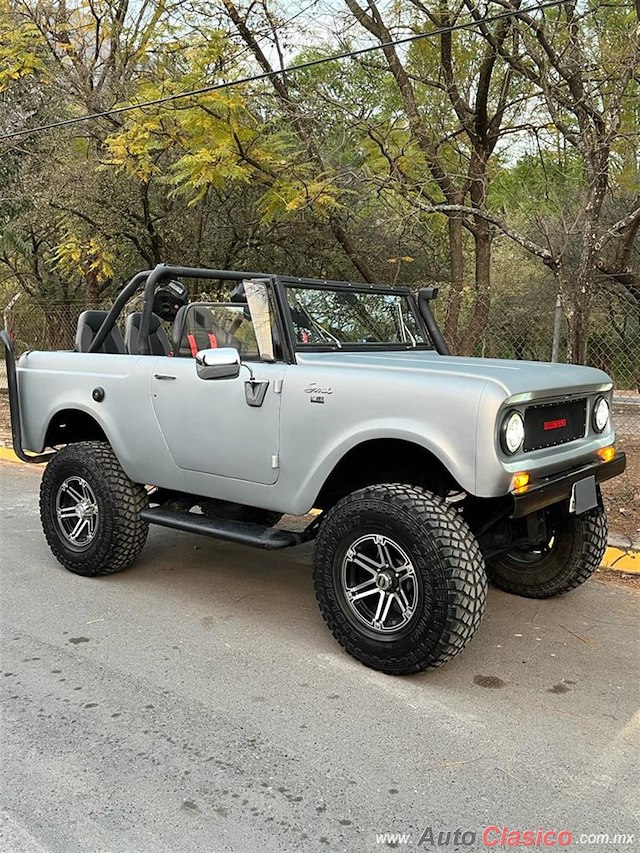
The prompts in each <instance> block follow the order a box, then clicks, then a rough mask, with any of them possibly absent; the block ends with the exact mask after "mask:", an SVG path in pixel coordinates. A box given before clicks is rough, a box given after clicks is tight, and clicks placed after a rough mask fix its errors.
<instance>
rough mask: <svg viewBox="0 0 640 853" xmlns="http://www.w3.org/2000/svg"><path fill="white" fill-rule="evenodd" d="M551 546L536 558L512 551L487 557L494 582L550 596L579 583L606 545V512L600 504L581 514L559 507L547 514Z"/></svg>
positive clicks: (597, 562) (508, 588)
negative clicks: (570, 512) (529, 560)
mask: <svg viewBox="0 0 640 853" xmlns="http://www.w3.org/2000/svg"><path fill="white" fill-rule="evenodd" d="M548 523H549V526H550V527H551V529H552V531H553V546H552V547H551V548H550V549H549V551H548V553H542V554H541V555H540V557H539V559H537V560H532V561H531V562H527V561H526V559H523V557H524V556H525V555H526V552H522V551H521V552H517V551H514V552H513V553H512V554H511V553H506V554H500V555H499V556H497V557H492V558H491V559H489V560H487V574H488V576H489V580H490V581H491V582H492V583H493V584H495V586H498V587H500V589H504V590H506V591H507V592H512V593H513V594H514V595H521V596H524V597H525V598H551V597H553V596H554V595H561V594H562V593H565V592H569V591H570V590H572V589H575V588H576V587H578V586H581V585H582V584H583V583H584V582H585V581H586V580H588V579H589V578H590V577H591V575H592V574H593V573H594V572H595V570H596V569H597V568H598V566H599V565H600V563H601V562H602V557H603V555H604V552H605V550H606V547H607V515H606V512H605V510H604V508H603V507H602V506H598V507H596V509H593V510H591V511H590V512H586V513H584V514H583V515H570V514H569V513H568V512H567V511H566V510H564V509H562V510H560V509H559V508H557V509H555V511H554V512H553V513H552V514H551V515H550V517H549V522H548Z"/></svg>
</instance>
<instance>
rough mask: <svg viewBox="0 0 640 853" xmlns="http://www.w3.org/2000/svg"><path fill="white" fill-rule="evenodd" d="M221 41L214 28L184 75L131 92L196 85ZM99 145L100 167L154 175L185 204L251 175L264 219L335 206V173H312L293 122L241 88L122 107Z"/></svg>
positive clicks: (145, 96) (151, 95)
mask: <svg viewBox="0 0 640 853" xmlns="http://www.w3.org/2000/svg"><path fill="white" fill-rule="evenodd" d="M224 49H225V44H224V43H223V40H222V35H220V36H219V39H218V40H217V41H216V43H215V44H209V45H205V47H204V48H200V49H199V50H196V49H194V50H193V51H190V54H191V55H190V56H189V62H190V68H189V72H188V73H187V74H186V75H184V76H183V77H182V78H181V79H180V80H173V81H167V80H165V81H164V82H163V83H162V85H146V86H143V87H140V88H139V90H138V91H137V92H136V95H135V99H136V100H139V101H141V102H142V101H152V100H157V99H159V98H163V97H166V96H168V95H172V94H177V93H179V92H182V91H186V90H189V89H193V88H197V87H198V86H201V85H202V82H203V79H202V76H201V75H202V71H203V70H204V69H207V68H210V63H212V62H213V63H214V64H215V63H216V62H217V61H218V60H219V59H220V58H221V57H222V56H223V54H224ZM209 73H210V72H209ZM210 79H211V78H210V77H209V80H210ZM105 150H106V153H105V156H104V158H103V163H102V166H103V168H108V167H115V168H116V169H118V170H120V171H123V172H126V173H127V174H128V175H130V176H132V177H134V178H136V179H137V180H139V181H141V182H147V183H148V182H149V181H151V180H156V181H157V180H159V181H161V182H163V183H165V184H167V185H169V186H170V187H171V191H172V194H174V195H181V196H185V197H187V199H188V204H189V205H195V204H198V203H199V202H201V201H202V200H203V199H204V198H205V196H206V193H207V191H208V190H209V189H210V188H213V189H216V190H223V189H224V188H225V187H227V186H232V185H234V184H236V185H237V184H250V183H254V184H256V185H258V186H260V187H264V188H265V192H264V194H263V196H262V198H261V200H260V210H261V213H262V216H263V217H264V219H265V220H267V221H271V220H274V219H276V218H286V217H287V216H294V215H297V214H299V213H300V212H302V211H307V210H313V211H314V212H315V213H316V214H318V215H320V216H321V217H326V216H327V215H328V213H329V212H330V211H331V210H333V209H335V208H337V207H339V206H340V195H341V191H340V190H339V188H338V187H337V185H336V183H335V179H334V177H333V176H332V175H328V174H318V171H319V170H318V169H317V167H316V166H312V165H311V164H310V163H308V162H306V158H305V157H304V156H303V155H302V154H301V150H300V140H299V138H298V137H297V135H296V134H295V133H293V132H292V131H291V128H289V127H285V128H283V126H282V124H278V125H277V126H276V125H275V122H272V121H269V120H265V119H264V118H263V117H262V116H261V115H260V113H259V112H258V111H256V110H255V109H254V103H253V102H252V101H251V100H248V95H247V90H244V89H240V88H234V89H229V90H222V91H211V92H207V93H203V94H201V95H197V96H193V97H192V98H189V99H182V98H181V99H178V100H175V101H170V102H167V103H164V104H159V105H156V106H150V107H146V108H144V109H141V110H139V111H138V110H136V111H134V112H131V113H128V114H127V115H126V118H125V124H124V126H123V127H122V128H121V129H120V130H118V131H117V132H115V133H113V134H111V135H110V136H109V137H108V138H107V139H106V142H105Z"/></svg>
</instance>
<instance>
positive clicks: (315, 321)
mask: <svg viewBox="0 0 640 853" xmlns="http://www.w3.org/2000/svg"><path fill="white" fill-rule="evenodd" d="M287 294H288V299H289V307H290V309H291V317H292V320H293V328H294V331H295V338H296V342H297V344H298V345H299V346H303V347H304V346H305V345H306V346H319V345H326V346H331V347H341V346H343V345H367V344H386V345H397V346H399V347H400V346H401V347H403V348H404V347H414V346H419V345H422V346H425V345H426V346H429V347H430V346H431V344H430V341H429V340H428V339H427V338H426V337H425V333H424V332H423V331H422V327H421V326H420V325H419V323H418V320H417V318H416V316H415V315H414V313H413V311H412V308H411V304H410V302H409V300H408V299H407V297H406V296H405V295H404V294H394V293H372V292H371V291H366V292H362V291H357V290H325V289H320V288H317V289H315V288H310V287H287Z"/></svg>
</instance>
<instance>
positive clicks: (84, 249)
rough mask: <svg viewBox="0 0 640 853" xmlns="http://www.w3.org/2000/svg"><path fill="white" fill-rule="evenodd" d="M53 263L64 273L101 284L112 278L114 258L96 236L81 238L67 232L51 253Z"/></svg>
mask: <svg viewBox="0 0 640 853" xmlns="http://www.w3.org/2000/svg"><path fill="white" fill-rule="evenodd" d="M53 258H54V263H55V265H56V266H57V267H58V268H59V269H60V270H61V271H62V272H64V273H66V274H67V275H71V276H77V277H79V278H84V279H86V280H92V281H94V282H97V283H98V284H101V283H102V282H105V281H108V280H109V279H111V278H113V275H114V270H113V268H114V264H115V262H116V258H115V255H114V253H113V252H112V251H111V250H110V249H109V248H108V247H107V246H106V245H105V244H104V243H103V242H102V241H101V240H100V238H98V237H89V238H88V239H83V238H82V237H80V236H79V235H78V234H74V233H73V232H68V233H67V234H66V235H65V237H64V239H63V240H62V242H60V243H59V244H58V245H57V246H56V248H55V250H54V253H53Z"/></svg>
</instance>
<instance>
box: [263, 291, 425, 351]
mask: <svg viewBox="0 0 640 853" xmlns="http://www.w3.org/2000/svg"><path fill="white" fill-rule="evenodd" d="M275 283H276V289H277V290H278V291H279V292H280V295H281V305H282V311H283V316H284V319H285V322H286V325H287V337H288V339H289V341H290V347H291V349H292V351H293V352H295V353H298V352H299V353H305V352H425V351H426V352H431V351H434V352H435V351H436V346H435V343H434V341H433V338H432V336H431V334H430V332H429V329H428V328H427V325H426V323H425V322H424V318H423V316H422V313H421V311H420V309H419V307H418V301H417V299H416V296H415V294H414V292H413V291H412V290H411V289H410V288H408V287H404V286H403V287H391V286H384V285H379V284H375V285H374V284H351V283H349V282H334V281H331V282H329V281H327V282H323V281H317V280H316V281H309V280H305V279H294V278H289V277H284V276H282V277H280V276H278V277H276V280H275ZM289 289H296V290H302V289H305V290H328V291H334V292H336V291H337V292H340V291H342V292H349V293H365V294H371V293H376V294H380V295H381V296H399V297H403V298H405V299H406V300H407V305H408V307H409V310H410V311H411V314H412V315H413V318H414V320H415V323H416V326H417V328H418V329H419V330H420V332H421V334H422V336H423V337H424V339H425V343H416V344H412V343H411V342H410V341H407V342H406V343H404V342H402V341H394V342H392V343H385V342H371V341H366V342H351V343H344V342H343V343H341V345H340V346H339V345H338V344H337V343H330V342H329V341H327V342H326V343H313V344H304V343H301V342H300V341H298V340H296V335H295V327H294V323H293V317H292V314H291V304H290V302H289V297H288V293H287V291H288V290H289Z"/></svg>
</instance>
